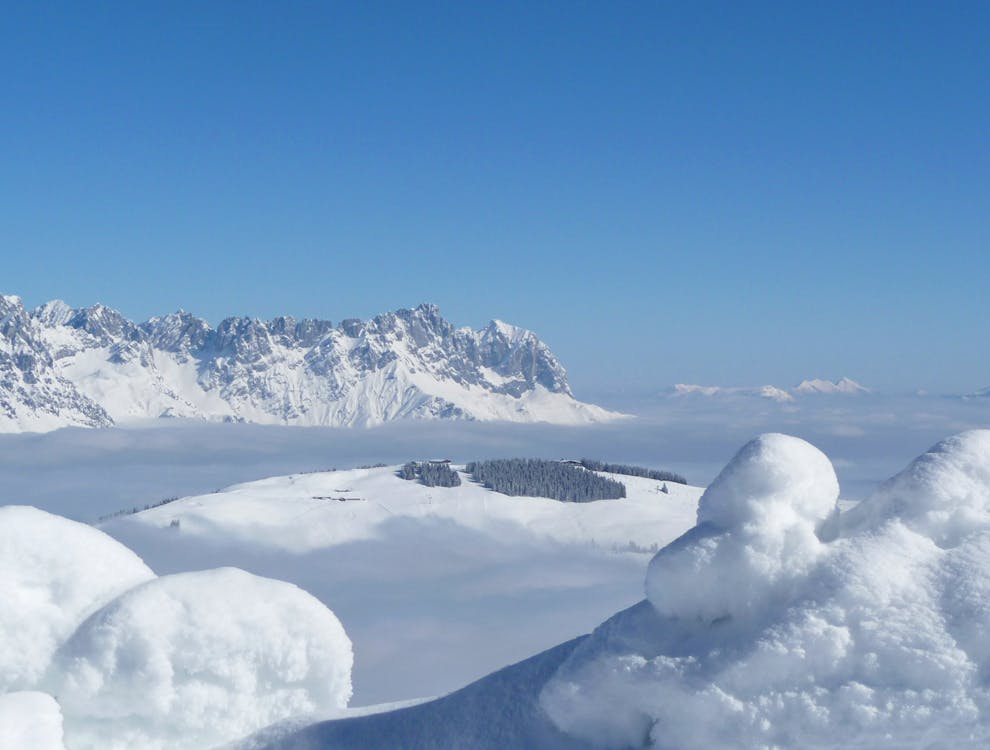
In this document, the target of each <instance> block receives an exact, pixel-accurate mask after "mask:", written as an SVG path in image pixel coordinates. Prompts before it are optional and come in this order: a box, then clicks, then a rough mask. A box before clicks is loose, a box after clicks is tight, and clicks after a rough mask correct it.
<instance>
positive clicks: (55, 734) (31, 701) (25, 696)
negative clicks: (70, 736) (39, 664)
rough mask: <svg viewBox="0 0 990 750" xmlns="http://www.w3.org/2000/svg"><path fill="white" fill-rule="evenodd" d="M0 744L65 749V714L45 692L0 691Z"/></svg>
mask: <svg viewBox="0 0 990 750" xmlns="http://www.w3.org/2000/svg"><path fill="white" fill-rule="evenodd" d="M0 747H2V748H4V750H65V746H64V745H63V744H62V714H61V712H60V711H59V709H58V704H57V703H56V702H55V699H54V698H52V697H51V696H50V695H45V694H44V693H30V692H23V693H8V694H6V695H0Z"/></svg>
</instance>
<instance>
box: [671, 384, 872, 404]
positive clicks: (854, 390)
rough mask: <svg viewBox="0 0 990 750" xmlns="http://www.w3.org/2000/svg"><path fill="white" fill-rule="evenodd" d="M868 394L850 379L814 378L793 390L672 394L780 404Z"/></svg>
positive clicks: (702, 388)
mask: <svg viewBox="0 0 990 750" xmlns="http://www.w3.org/2000/svg"><path fill="white" fill-rule="evenodd" d="M865 393H870V389H869V388H865V387H863V386H862V385H860V384H859V383H857V382H856V381H855V380H852V379H851V378H840V379H839V380H836V381H831V380H823V379H821V378H813V379H811V380H802V381H801V382H800V383H799V384H798V385H796V386H794V387H793V388H780V387H779V386H776V385H757V386H722V385H695V384H691V383H678V384H677V385H675V386H674V387H673V388H672V389H671V391H670V394H671V395H672V396H758V397H760V398H766V399H770V400H771V401H777V402H779V403H788V402H791V401H794V400H795V398H797V397H800V396H815V395H819V396H820V395H826V396H835V395H843V396H855V395H860V394H865Z"/></svg>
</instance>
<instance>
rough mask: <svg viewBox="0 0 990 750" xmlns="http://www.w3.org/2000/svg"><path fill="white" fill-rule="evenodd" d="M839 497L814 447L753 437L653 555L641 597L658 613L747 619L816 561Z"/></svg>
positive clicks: (832, 473)
mask: <svg viewBox="0 0 990 750" xmlns="http://www.w3.org/2000/svg"><path fill="white" fill-rule="evenodd" d="M838 497H839V483H838V480H837V479H836V477H835V471H834V470H833V468H832V464H831V463H830V462H829V460H828V458H826V457H825V454H823V453H822V452H821V451H819V450H818V449H817V448H815V447H814V446H813V445H810V444H809V443H806V442H805V441H803V440H800V439H798V438H794V437H789V436H787V435H778V434H768V435H762V436H760V437H758V438H756V439H755V440H753V441H751V442H750V443H748V444H747V445H746V446H744V447H743V449H742V450H740V451H739V453H738V454H737V455H736V457H735V458H733V459H732V461H731V462H730V463H729V465H728V466H726V467H725V469H723V470H722V473H721V474H719V476H718V477H717V478H716V479H715V481H714V482H713V483H712V485H711V486H710V487H709V488H708V489H707V490H706V491H705V493H704V495H702V496H701V501H700V502H699V504H698V525H697V526H696V527H695V528H694V529H693V530H691V531H690V532H688V534H686V535H685V536H683V537H681V538H680V539H679V540H677V541H675V542H674V543H673V544H671V545H669V546H667V547H665V548H664V549H663V550H661V552H660V553H659V554H658V555H657V556H656V557H655V558H654V559H653V561H652V562H651V564H650V569H649V572H648V574H647V578H646V593H647V597H648V598H649V600H650V601H651V602H652V603H653V605H654V607H656V609H657V612H658V613H660V614H661V615H663V616H666V617H676V618H681V619H683V620H692V619H698V620H700V621H702V622H705V623H711V622H716V621H720V620H723V619H726V618H730V617H738V616H754V615H755V614H756V613H757V612H759V611H761V610H762V609H764V608H765V607H766V606H767V604H768V603H769V601H770V599H772V598H774V597H776V598H778V599H779V598H786V597H787V596H788V593H789V589H790V588H791V587H792V586H793V585H795V583H796V582H797V581H799V580H800V579H801V578H802V577H803V576H804V575H805V573H806V572H807V570H808V569H809V567H810V566H812V565H814V564H815V562H816V561H817V559H818V557H819V555H820V554H821V552H822V550H823V549H824V545H823V543H822V542H821V541H820V540H819V532H820V531H822V530H824V529H825V527H826V525H827V522H829V521H830V520H831V521H832V522H833V523H832V525H833V526H834V517H835V514H836V513H837V506H836V503H837V501H838Z"/></svg>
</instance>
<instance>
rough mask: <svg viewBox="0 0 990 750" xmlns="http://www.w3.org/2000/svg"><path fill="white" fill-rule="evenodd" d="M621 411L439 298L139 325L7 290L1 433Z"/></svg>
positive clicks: (526, 346)
mask: <svg viewBox="0 0 990 750" xmlns="http://www.w3.org/2000/svg"><path fill="white" fill-rule="evenodd" d="M622 416H623V415H620V414H617V413H615V412H610V411H607V410H605V409H602V408H600V407H598V406H594V405H592V404H586V403H582V402H580V401H578V400H577V399H575V398H574V396H573V394H572V393H571V389H570V386H569V385H568V382H567V374H566V372H565V370H564V368H563V366H562V365H561V364H560V362H559V361H558V360H557V359H556V358H555V357H554V355H553V354H552V353H551V351H550V349H549V348H548V347H547V346H546V344H544V343H543V342H542V341H540V339H539V338H537V336H536V335H535V334H534V333H532V332H531V331H528V330H525V329H523V328H518V327H516V326H513V325H509V324H507V323H503V322H502V321H498V320H493V321H492V322H491V323H489V324H488V325H487V326H486V327H485V328H483V329H482V330H479V331H475V330H472V329H470V328H455V327H454V326H453V325H452V324H451V323H449V322H448V321H447V320H445V319H444V318H443V317H442V316H441V315H440V311H439V310H438V308H437V307H436V306H435V305H426V304H424V305H420V306H419V307H417V308H415V309H412V310H407V309H404V310H397V311H395V312H390V313H385V314H383V315H379V316H377V317H375V318H373V319H371V320H368V321H362V320H356V319H349V320H344V321H343V322H341V323H340V324H339V325H336V326H334V325H333V324H332V323H331V322H330V321H327V320H298V321H297V320H295V319H294V318H291V317H280V318H276V319H274V320H271V321H261V320H257V319H253V318H228V319H226V320H224V321H223V322H222V323H220V324H219V325H218V326H217V327H216V328H213V327H212V326H210V325H209V324H208V323H207V322H206V321H204V320H201V319H200V318H197V317H195V316H193V315H191V314H189V313H187V312H182V311H179V312H176V313H173V314H171V315H165V316H163V317H156V318H152V319H151V320H148V321H146V322H144V323H140V324H136V323H133V322H131V321H129V320H127V319H126V318H124V317H123V316H122V315H121V314H120V313H119V312H117V311H116V310H112V309H110V308H108V307H105V306H104V305H94V306H92V307H87V308H79V309H74V308H71V307H69V306H68V305H66V304H65V303H63V302H60V301H53V302H48V303H46V304H45V305H42V306H41V307H39V308H37V309H36V310H34V311H28V310H26V309H25V308H24V305H23V304H22V302H21V300H20V299H19V298H18V297H13V296H2V297H0V432H45V431H49V430H53V429H57V428H59V427H67V426H83V427H106V426H110V425H113V424H121V423H123V424H127V423H133V422H140V421H146V420H148V419H157V418H167V417H173V418H188V419H201V420H210V421H227V422H258V423H265V424H288V425H321V426H332V427H344V426H346V427H367V426H372V425H377V424H382V423H385V422H390V421H393V420H398V419H409V418H411V419H467V420H482V421H506V422H547V423H553V424H586V423H592V422H604V421H609V420H613V419H618V418H620V417H622Z"/></svg>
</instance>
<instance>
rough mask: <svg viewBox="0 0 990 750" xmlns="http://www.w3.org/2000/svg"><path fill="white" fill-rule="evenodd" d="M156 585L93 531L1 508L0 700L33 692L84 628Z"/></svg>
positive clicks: (134, 559)
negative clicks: (101, 612)
mask: <svg viewBox="0 0 990 750" xmlns="http://www.w3.org/2000/svg"><path fill="white" fill-rule="evenodd" d="M153 577H154V573H152V572H151V570H150V569H149V568H148V566H147V565H145V564H144V563H143V562H142V561H141V559H140V558H139V557H138V556H137V555H135V554H134V553H133V552H131V551H130V550H129V549H127V548H126V547H125V546H124V545H122V544H120V543H119V542H117V541H116V540H115V539H112V538H111V537H109V536H107V535H106V534H104V533H103V532H102V531H98V530H97V529H94V528H93V527H92V526H87V525H85V524H81V523H76V522H75V521H70V520H68V519H67V518H62V517H60V516H55V515H52V514H50V513H45V512H44V511H41V510H38V509H37V508H31V507H27V506H16V505H9V506H3V507H0V602H2V605H0V692H5V691H10V690H20V689H26V688H32V687H34V685H35V684H36V683H37V681H38V679H39V678H40V677H41V676H42V675H43V674H44V673H45V669H46V668H47V667H48V663H49V660H50V659H51V657H52V654H54V653H55V650H56V649H57V648H58V647H59V645H60V644H61V643H62V642H63V641H64V640H65V639H66V638H68V637H69V636H70V635H71V634H72V631H73V630H75V629H76V627H77V626H78V625H79V623H81V622H82V621H83V620H84V619H85V618H86V617H87V616H89V615H90V614H91V613H93V612H95V611H96V610H97V609H99V608H100V607H102V606H103V605H104V604H106V603H107V602H109V601H110V600H111V599H113V598H114V597H115V596H117V595H118V594H120V593H122V592H123V591H126V590H127V589H129V588H131V587H133V586H136V585H137V584H139V583H143V582H145V581H147V580H149V579H151V578H153ZM4 747H6V746H4Z"/></svg>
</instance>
